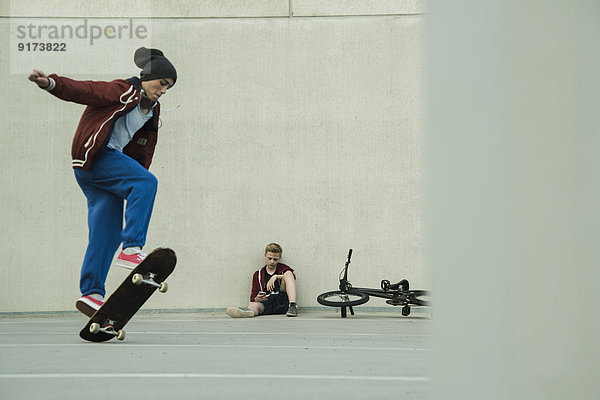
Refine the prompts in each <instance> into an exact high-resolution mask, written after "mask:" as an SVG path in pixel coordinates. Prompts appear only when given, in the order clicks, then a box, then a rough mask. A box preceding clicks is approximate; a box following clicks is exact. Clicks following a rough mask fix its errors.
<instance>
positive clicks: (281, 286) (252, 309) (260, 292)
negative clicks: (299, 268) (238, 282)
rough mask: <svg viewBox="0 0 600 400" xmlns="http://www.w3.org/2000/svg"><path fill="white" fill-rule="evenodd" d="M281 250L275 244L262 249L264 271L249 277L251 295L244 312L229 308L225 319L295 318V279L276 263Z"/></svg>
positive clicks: (261, 269) (282, 266)
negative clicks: (250, 280) (282, 315)
mask: <svg viewBox="0 0 600 400" xmlns="http://www.w3.org/2000/svg"><path fill="white" fill-rule="evenodd" d="M282 253H283V250H282V249H281V246H280V245H278V244H277V243H270V244H268V245H267V247H266V248H265V261H266V264H265V266H264V267H262V268H260V269H259V270H258V271H256V272H254V275H253V276H252V291H251V293H250V303H248V308H240V307H229V308H228V309H227V311H226V312H227V315H229V316H230V317H233V318H251V317H256V316H257V315H261V314H263V315H267V314H286V315H287V316H288V317H296V316H297V315H298V307H297V305H296V275H295V274H294V270H293V269H291V268H290V267H289V266H287V265H285V264H283V263H280V262H279V260H281V254H282Z"/></svg>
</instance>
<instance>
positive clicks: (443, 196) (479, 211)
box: [427, 0, 600, 400]
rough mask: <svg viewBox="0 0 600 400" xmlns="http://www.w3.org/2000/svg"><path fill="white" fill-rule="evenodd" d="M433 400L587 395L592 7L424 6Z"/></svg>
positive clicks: (594, 280) (598, 218) (594, 53)
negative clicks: (426, 18)
mask: <svg viewBox="0 0 600 400" xmlns="http://www.w3.org/2000/svg"><path fill="white" fill-rule="evenodd" d="M428 4H429V11H428V14H429V16H428V26H429V28H428V35H427V36H428V41H429V45H428V46H429V51H428V68H429V87H430V90H429V94H428V95H429V117H430V118H429V128H428V136H429V138H428V140H429V154H428V156H429V171H430V191H429V219H430V227H431V230H430V232H431V236H430V237H431V243H430V246H431V247H430V248H431V261H432V268H433V274H434V282H433V288H434V291H435V294H436V303H435V312H434V326H435V332H434V333H435V340H436V345H435V353H434V356H435V358H436V361H437V362H436V372H435V382H436V396H435V398H436V399H461V400H465V399H477V400H480V399H486V400H488V399H528V400H529V399H544V400H548V399H575V398H576V399H598V398H600V391H599V389H598V388H599V386H600V385H599V384H598V382H597V381H598V377H599V376H600V375H599V372H598V371H599V369H598V365H599V362H600V357H599V351H598V348H600V346H599V345H598V339H600V329H599V326H600V325H599V323H598V316H599V315H600V313H599V311H600V310H599V306H598V304H600V298H599V297H598V296H597V295H596V291H597V289H596V288H597V286H598V283H599V281H600V280H599V279H598V278H600V273H599V272H598V269H599V268H600V256H599V255H600V252H599V249H600V243H599V237H600V212H599V211H598V207H599V205H600V201H599V200H600V190H599V188H600V184H599V183H600V157H599V154H598V153H600V146H599V145H598V144H599V142H600V139H599V134H600V132H599V131H600V129H598V126H599V121H600V118H598V115H599V110H600V107H599V105H600V101H599V100H598V99H599V96H600V45H599V43H600V2H597V1H591V0H590V1H577V2H547V1H546V2H545V1H539V0H525V1H506V0H459V1H452V2H448V1H443V0H432V1H429V2H428Z"/></svg>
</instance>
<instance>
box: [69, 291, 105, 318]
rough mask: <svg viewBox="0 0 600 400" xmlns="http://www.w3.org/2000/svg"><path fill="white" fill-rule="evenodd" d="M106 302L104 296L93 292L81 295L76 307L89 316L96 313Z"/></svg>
mask: <svg viewBox="0 0 600 400" xmlns="http://www.w3.org/2000/svg"><path fill="white" fill-rule="evenodd" d="M102 304H104V297H102V296H100V295H99V294H96V293H92V294H90V295H87V296H83V297H80V298H79V300H77V302H76V303H75V307H77V309H78V310H79V311H81V312H82V313H84V314H85V315H87V316H88V317H91V316H92V315H94V313H95V312H96V311H98V309H99V308H100V307H102Z"/></svg>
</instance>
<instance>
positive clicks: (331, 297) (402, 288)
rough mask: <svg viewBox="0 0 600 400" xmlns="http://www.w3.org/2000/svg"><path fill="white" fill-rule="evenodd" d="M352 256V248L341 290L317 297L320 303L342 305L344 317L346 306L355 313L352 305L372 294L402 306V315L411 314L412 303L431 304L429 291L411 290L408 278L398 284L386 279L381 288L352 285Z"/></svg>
mask: <svg viewBox="0 0 600 400" xmlns="http://www.w3.org/2000/svg"><path fill="white" fill-rule="evenodd" d="M351 257H352V249H350V250H349V252H348V257H347V259H346V264H345V266H344V268H343V270H342V272H341V273H340V276H341V277H340V280H339V282H340V283H339V292H326V293H323V294H321V295H319V296H318V298H317V300H318V301H319V303H321V304H323V305H327V306H330V307H340V309H341V313H342V318H345V317H346V308H349V309H350V313H351V314H352V315H354V310H353V308H352V307H353V306H355V305H360V304H364V303H366V302H367V301H369V298H370V297H371V296H372V297H379V298H383V299H387V301H386V303H388V304H390V305H392V306H402V315H404V316H407V315H409V314H410V305H418V306H423V305H429V302H428V300H424V299H423V296H425V297H427V296H428V295H429V292H427V291H425V290H409V289H410V285H409V282H408V281H407V280H406V279H403V280H401V281H400V282H398V283H396V284H391V283H390V281H388V280H387V279H384V280H382V281H381V289H376V288H365V287H354V286H352V284H351V283H350V281H349V280H348V267H349V266H350V259H351ZM348 295H350V296H351V295H354V296H356V297H358V298H356V299H350V298H349V296H348Z"/></svg>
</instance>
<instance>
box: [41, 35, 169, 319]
mask: <svg viewBox="0 0 600 400" xmlns="http://www.w3.org/2000/svg"><path fill="white" fill-rule="evenodd" d="M134 62H135V64H136V65H137V66H138V67H139V68H141V70H142V71H141V73H140V77H139V78H138V77H132V78H129V79H116V80H113V81H111V82H103V81H77V80H73V79H70V78H66V77H63V76H58V75H56V74H51V75H46V74H44V73H43V72H42V71H40V70H34V71H33V73H31V74H30V75H29V80H30V81H32V82H34V83H36V84H37V85H38V86H39V87H40V88H42V89H45V90H46V91H48V92H49V93H50V94H52V95H54V96H56V97H58V98H59V99H61V100H65V101H70V102H75V103H78V104H82V105H85V106H87V107H86V108H85V110H84V111H83V114H82V116H81V119H80V121H79V125H78V127H77V130H76V132H75V136H74V137H73V143H72V147H71V156H72V159H73V161H72V166H73V168H74V173H75V179H76V180H77V183H78V184H79V186H80V187H81V190H82V191H83V194H84V195H85V197H86V198H87V207H88V228H89V242H88V246H87V250H86V252H85V257H84V260H83V265H82V268H81V278H80V290H81V295H82V296H81V298H80V299H79V300H77V303H76V307H77V309H78V310H79V311H81V312H82V313H84V314H86V315H87V316H91V315H93V314H94V312H95V311H96V310H97V309H98V308H100V306H101V305H102V304H103V302H104V296H105V288H104V284H105V281H106V277H107V275H108V270H109V268H110V265H111V263H112V259H113V257H114V254H115V252H116V251H117V249H118V248H119V245H120V244H121V243H122V244H123V246H122V251H121V253H120V254H119V256H118V258H117V262H116V264H117V265H119V266H122V267H125V268H135V266H137V265H138V264H139V263H140V262H141V261H142V260H143V259H144V258H145V254H144V253H142V247H143V246H144V244H145V242H146V234H147V231H148V225H149V223H150V216H151V215H152V209H153V207H154V199H155V196H156V191H157V184H158V181H157V179H156V177H155V176H154V175H153V174H152V173H150V172H149V171H148V168H149V167H150V163H151V162H152V156H153V155H154V148H155V146H156V142H157V136H158V126H159V114H160V104H159V103H158V99H159V97H161V96H162V95H164V94H165V93H166V91H167V89H169V88H171V87H172V86H173V85H174V84H175V81H176V80H177V72H176V70H175V67H174V66H173V64H171V62H170V61H169V60H168V59H167V58H166V57H165V56H164V54H163V53H162V52H161V51H160V50H157V49H147V48H144V47H141V48H139V49H138V50H137V51H136V52H135V54H134ZM125 200H126V201H127V207H126V209H125V210H124V201H125ZM123 215H124V216H125V226H123Z"/></svg>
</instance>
